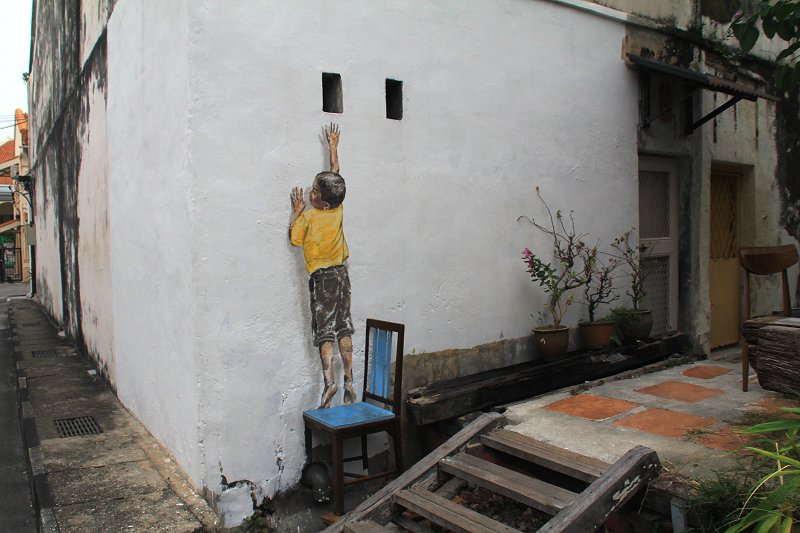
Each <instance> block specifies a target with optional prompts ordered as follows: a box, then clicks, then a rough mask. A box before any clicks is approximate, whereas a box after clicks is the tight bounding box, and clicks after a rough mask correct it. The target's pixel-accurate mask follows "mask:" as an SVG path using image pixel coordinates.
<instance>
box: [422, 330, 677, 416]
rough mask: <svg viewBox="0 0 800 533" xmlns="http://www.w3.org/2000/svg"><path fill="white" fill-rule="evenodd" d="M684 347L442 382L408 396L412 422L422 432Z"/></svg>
mask: <svg viewBox="0 0 800 533" xmlns="http://www.w3.org/2000/svg"><path fill="white" fill-rule="evenodd" d="M687 345H688V337H687V336H686V335H685V334H682V333H678V334H675V335H671V336H667V337H663V338H661V339H659V340H657V341H654V342H651V343H646V344H643V345H642V346H638V347H636V348H635V349H633V350H632V351H631V353H628V354H620V353H614V354H611V353H606V354H597V355H590V354H587V353H584V354H579V355H575V356H572V357H569V358H567V359H564V360H563V361H558V362H553V363H541V362H539V361H535V362H528V363H520V364H516V365H512V366H508V367H504V368H498V369H494V370H489V371H486V372H480V373H477V374H472V375H469V376H462V377H459V378H454V379H449V380H443V381H439V382H436V383H432V384H430V385H426V386H424V387H418V388H416V389H412V390H410V391H409V392H408V400H407V401H406V406H407V408H408V415H409V418H411V420H412V421H413V422H414V423H415V424H417V425H419V426H423V425H426V424H431V423H434V422H440V421H442V420H448V419H451V418H455V417H457V416H461V415H464V414H467V413H471V412H474V411H478V410H481V409H488V408H491V407H494V406H497V405H503V404H506V403H511V402H515V401H520V400H524V399H526V398H531V397H533V396H537V395H539V394H544V393H546V392H550V391H553V390H557V389H560V388H563V387H568V386H570V385H577V384H579V383H583V382H584V381H592V380H595V379H600V378H603V377H606V376H610V375H614V374H618V373H620V372H624V371H626V370H631V369H634V368H640V367H642V366H645V365H648V364H650V363H654V362H656V361H660V360H662V359H665V358H666V357H669V356H670V355H672V354H673V353H676V352H680V351H681V350H682V349H683V348H684V347H685V346H687Z"/></svg>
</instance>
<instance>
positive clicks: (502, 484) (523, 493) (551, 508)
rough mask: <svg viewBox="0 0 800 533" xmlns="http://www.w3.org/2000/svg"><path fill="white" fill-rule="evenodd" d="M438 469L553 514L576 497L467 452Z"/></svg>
mask: <svg viewBox="0 0 800 533" xmlns="http://www.w3.org/2000/svg"><path fill="white" fill-rule="evenodd" d="M439 468H440V469H441V470H442V471H444V472H447V473H448V474H452V475H454V476H458V477H460V478H461V479H465V480H467V481H469V482H470V483H473V484H475V485H479V486H481V487H484V488H486V489H489V490H491V491H493V492H496V493H498V494H502V495H503V496H506V497H508V498H511V499H512V500H515V501H518V502H520V503H522V504H525V505H528V506H530V507H534V508H536V509H539V510H540V511H543V512H545V513H548V514H551V515H554V514H556V513H558V512H559V511H560V510H561V509H563V508H564V507H566V506H567V505H569V504H570V503H572V502H573V501H574V500H575V498H576V496H577V494H575V493H574V492H571V491H568V490H566V489H563V488H561V487H557V486H555V485H551V484H550V483H545V482H544V481H542V480H540V479H536V478H533V477H530V476H526V475H525V474H520V473H519V472H515V471H514V470H511V469H509V468H505V467H503V466H499V465H496V464H494V463H490V462H489V461H485V460H483V459H480V458H478V457H473V456H471V455H468V454H466V453H463V452H462V453H459V454H458V455H455V456H452V457H445V458H444V459H442V460H441V461H439Z"/></svg>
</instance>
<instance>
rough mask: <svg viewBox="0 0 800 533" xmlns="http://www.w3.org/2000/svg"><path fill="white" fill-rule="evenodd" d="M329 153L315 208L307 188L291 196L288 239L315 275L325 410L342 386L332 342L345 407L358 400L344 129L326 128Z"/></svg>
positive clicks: (314, 318)
mask: <svg viewBox="0 0 800 533" xmlns="http://www.w3.org/2000/svg"><path fill="white" fill-rule="evenodd" d="M324 131H325V137H326V138H327V139H328V148H329V152H330V168H331V169H330V172H320V173H319V174H317V175H316V177H315V178H314V184H313V185H312V187H311V191H310V192H309V194H308V199H309V203H310V204H311V209H308V210H306V202H305V199H304V197H303V189H302V188H301V187H295V188H294V189H292V192H291V200H292V209H293V211H292V218H291V222H290V225H289V240H290V241H291V243H292V244H293V245H295V246H302V247H303V256H304V258H305V262H306V269H307V270H308V273H309V275H310V277H309V280H308V289H309V292H310V293H311V333H312V335H313V340H314V346H318V347H319V356H320V359H321V360H322V375H323V377H324V379H325V390H324V391H323V392H322V400H321V404H320V407H321V408H325V407H330V405H331V400H332V399H333V396H334V395H335V394H336V392H337V391H338V390H339V388H338V387H337V385H336V380H335V378H334V372H333V370H334V368H333V343H334V341H336V342H338V344H339V354H340V355H341V356H342V366H343V367H344V400H343V401H344V403H345V404H348V403H353V402H354V401H355V400H356V391H355V389H354V388H353V339H352V335H353V320H352V318H351V317H350V278H349V276H348V274H347V265H346V264H345V262H346V261H347V259H348V257H349V256H350V252H349V250H348V249H347V242H346V241H345V238H344V228H343V225H342V215H343V206H342V202H343V201H344V196H345V183H344V179H343V178H342V176H340V175H339V155H338V152H337V148H338V146H339V133H340V132H339V127H338V126H337V125H336V124H333V123H331V125H330V126H327V127H325V129H324Z"/></svg>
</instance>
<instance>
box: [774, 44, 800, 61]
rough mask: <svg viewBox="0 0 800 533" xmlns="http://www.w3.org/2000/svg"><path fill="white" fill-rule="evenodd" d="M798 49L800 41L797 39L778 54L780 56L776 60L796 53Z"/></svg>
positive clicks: (799, 48)
mask: <svg viewBox="0 0 800 533" xmlns="http://www.w3.org/2000/svg"><path fill="white" fill-rule="evenodd" d="M797 50H800V41H796V42H795V43H793V44H792V45H790V46H788V47H787V48H786V49H785V50H784V51H782V52H781V53H780V54H778V57H776V58H775V61H780V60H781V59H784V58H787V57H789V56H791V55H792V54H794V53H795V52H796V51H797Z"/></svg>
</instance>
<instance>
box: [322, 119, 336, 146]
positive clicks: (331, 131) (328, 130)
mask: <svg viewBox="0 0 800 533" xmlns="http://www.w3.org/2000/svg"><path fill="white" fill-rule="evenodd" d="M325 137H326V138H327V139H328V144H329V145H330V146H331V148H333V147H335V146H338V145H339V125H338V124H335V123H333V122H331V125H330V126H325Z"/></svg>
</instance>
